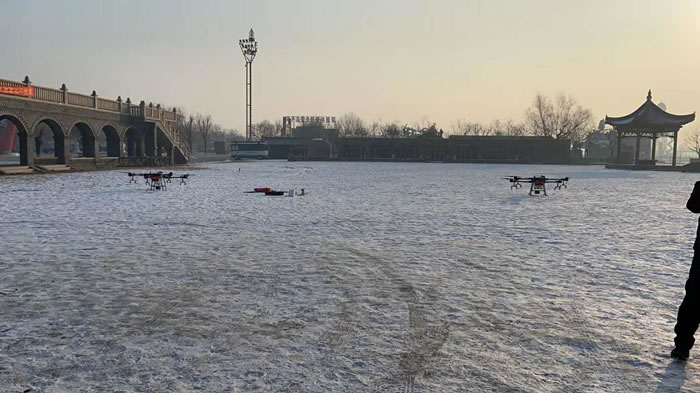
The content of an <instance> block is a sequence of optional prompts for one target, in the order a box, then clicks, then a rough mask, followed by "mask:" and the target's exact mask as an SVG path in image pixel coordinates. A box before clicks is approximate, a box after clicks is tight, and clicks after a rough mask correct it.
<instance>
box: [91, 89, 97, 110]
mask: <svg viewBox="0 0 700 393" xmlns="http://www.w3.org/2000/svg"><path fill="white" fill-rule="evenodd" d="M92 107H93V108H95V109H97V93H96V92H95V90H93V91H92Z"/></svg>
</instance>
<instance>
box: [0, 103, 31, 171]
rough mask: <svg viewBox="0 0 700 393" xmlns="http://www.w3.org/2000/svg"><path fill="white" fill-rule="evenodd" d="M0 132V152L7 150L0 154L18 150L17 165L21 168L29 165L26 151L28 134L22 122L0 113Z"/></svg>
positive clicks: (13, 116)
mask: <svg viewBox="0 0 700 393" xmlns="http://www.w3.org/2000/svg"><path fill="white" fill-rule="evenodd" d="M0 131H2V132H0V150H7V151H0V154H4V153H12V152H13V151H15V150H19V156H20V157H19V164H20V165H23V166H27V165H29V164H30V162H31V160H30V157H29V152H28V151H27V147H28V145H27V142H28V141H29V133H28V132H27V127H26V126H25V124H24V122H22V120H20V119H19V117H17V116H15V115H12V114H9V113H0ZM16 145H19V146H16Z"/></svg>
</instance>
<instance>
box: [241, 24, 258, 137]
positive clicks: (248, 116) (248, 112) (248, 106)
mask: <svg viewBox="0 0 700 393" xmlns="http://www.w3.org/2000/svg"><path fill="white" fill-rule="evenodd" d="M238 44H239V45H240V46H241V52H242V53H243V57H244V58H245V139H246V140H247V141H249V140H251V139H253V59H255V55H256V54H257V53H258V42H257V41H255V33H254V32H253V29H250V33H248V38H246V39H242V40H238Z"/></svg>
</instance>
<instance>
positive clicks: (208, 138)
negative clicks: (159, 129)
mask: <svg viewBox="0 0 700 393" xmlns="http://www.w3.org/2000/svg"><path fill="white" fill-rule="evenodd" d="M177 115H178V116H177V125H178V129H179V131H180V135H182V136H183V138H185V140H186V141H187V144H188V145H189V147H190V151H191V152H193V153H194V152H195V151H201V152H204V153H207V152H208V151H209V149H208V146H209V144H210V143H212V142H214V141H221V142H230V141H232V140H239V139H243V137H242V136H241V134H240V133H239V132H238V131H237V130H233V129H225V128H223V127H222V126H221V125H219V124H217V123H214V122H213V121H212V118H211V115H202V114H200V113H198V114H196V115H194V114H187V113H185V111H184V110H182V109H181V108H178V111H177Z"/></svg>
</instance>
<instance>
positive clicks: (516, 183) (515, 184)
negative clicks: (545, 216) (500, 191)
mask: <svg viewBox="0 0 700 393" xmlns="http://www.w3.org/2000/svg"><path fill="white" fill-rule="evenodd" d="M504 179H506V180H508V181H509V182H510V183H511V184H510V188H511V189H513V188H515V189H518V188H521V187H522V186H523V185H522V183H530V193H529V194H528V195H532V194H533V193H534V194H535V195H539V194H540V193H543V194H544V195H545V196H546V195H547V188H546V184H547V183H554V184H556V185H555V186H554V189H555V190H561V189H562V187H563V188H566V183H567V182H568V181H569V178H568V177H560V178H547V177H545V176H533V177H520V176H507V177H504Z"/></svg>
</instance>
